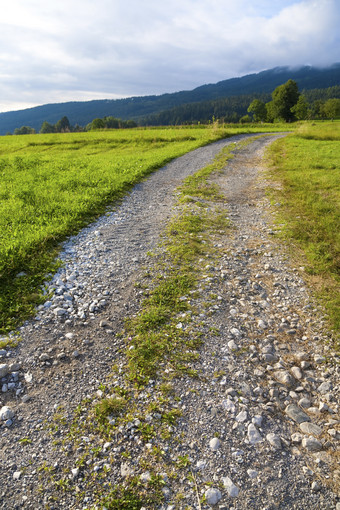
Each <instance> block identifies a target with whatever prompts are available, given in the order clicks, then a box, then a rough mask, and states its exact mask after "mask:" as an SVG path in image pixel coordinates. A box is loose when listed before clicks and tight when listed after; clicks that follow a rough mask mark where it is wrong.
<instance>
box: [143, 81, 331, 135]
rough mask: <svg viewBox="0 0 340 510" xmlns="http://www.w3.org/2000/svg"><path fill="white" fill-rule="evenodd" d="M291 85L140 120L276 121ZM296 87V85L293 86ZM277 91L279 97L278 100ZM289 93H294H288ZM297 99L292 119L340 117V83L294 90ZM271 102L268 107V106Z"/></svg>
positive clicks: (155, 122) (172, 122)
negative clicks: (319, 87)
mask: <svg viewBox="0 0 340 510" xmlns="http://www.w3.org/2000/svg"><path fill="white" fill-rule="evenodd" d="M291 81H293V80H291ZM287 83H288V82H287ZM293 83H295V82H293ZM280 87H283V89H280ZM287 88H288V92H289V89H290V88H291V86H290V84H289V86H288V87H286V84H283V86H282V85H280V86H279V87H277V89H279V91H277V92H275V91H276V90H277V89H275V91H274V92H275V94H274V92H273V93H272V94H267V93H263V94H247V95H240V96H231V97H225V98H221V99H215V100H211V101H200V102H196V103H188V104H185V105H179V106H176V107H174V108H171V109H169V110H164V111H163V112H160V113H158V114H154V115H148V116H146V117H143V118H142V119H140V120H139V121H138V123H139V124H140V125H144V126H162V125H179V124H197V123H202V124H204V123H209V122H212V121H214V119H218V120H219V122H220V123H223V122H225V123H232V122H252V121H259V120H260V119H261V120H260V121H261V122H264V121H267V122H273V121H274V120H279V118H280V117H281V116H282V112H281V111H280V110H279V109H278V108H277V104H278V103H279V102H280V98H281V97H282V96H284V95H285V93H286V92H287V90H286V89H287ZM294 88H295V86H293V89H294ZM273 94H274V96H275V98H276V99H275V101H274V103H273ZM288 95H290V94H289V93H288ZM295 100H296V102H297V103H298V104H297V106H296V111H295V114H292V115H291V113H290V112H289V113H288V115H285V117H288V121H291V120H292V119H296V120H303V119H328V118H337V117H339V116H340V113H338V105H339V101H340V86H333V87H329V88H327V89H312V90H304V91H303V93H302V94H300V93H299V91H297V94H296V93H293V103H292V104H293V105H294V106H295V104H294V103H295ZM253 101H255V104H254V105H252V108H251V110H253V108H255V110H256V112H255V114H254V112H253V111H248V108H249V106H250V104H252V103H253ZM268 103H270V104H268ZM267 104H268V106H266V105H267ZM259 117H260V118H259Z"/></svg>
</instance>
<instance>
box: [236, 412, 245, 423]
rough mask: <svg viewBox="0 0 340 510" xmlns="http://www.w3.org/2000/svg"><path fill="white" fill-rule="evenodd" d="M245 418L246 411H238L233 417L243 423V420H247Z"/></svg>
mask: <svg viewBox="0 0 340 510" xmlns="http://www.w3.org/2000/svg"><path fill="white" fill-rule="evenodd" d="M247 418H248V414H247V411H241V412H240V413H238V415H237V416H236V417H235V420H236V421H237V422H239V423H243V422H245V421H247Z"/></svg>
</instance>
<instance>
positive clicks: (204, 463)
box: [196, 460, 207, 471]
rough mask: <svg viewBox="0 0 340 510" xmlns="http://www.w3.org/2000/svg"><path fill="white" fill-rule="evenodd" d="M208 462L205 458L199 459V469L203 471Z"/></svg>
mask: <svg viewBox="0 0 340 510" xmlns="http://www.w3.org/2000/svg"><path fill="white" fill-rule="evenodd" d="M206 465H207V463H206V462H205V461H204V460H198V461H197V463H196V466H197V469H199V470H200V471H203V469H205V468H206Z"/></svg>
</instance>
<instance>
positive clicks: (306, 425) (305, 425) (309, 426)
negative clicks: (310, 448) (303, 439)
mask: <svg viewBox="0 0 340 510" xmlns="http://www.w3.org/2000/svg"><path fill="white" fill-rule="evenodd" d="M300 429H301V431H302V432H303V433H304V434H310V435H312V436H320V435H321V434H322V428H321V427H319V425H315V423H310V422H308V421H304V422H302V423H300Z"/></svg>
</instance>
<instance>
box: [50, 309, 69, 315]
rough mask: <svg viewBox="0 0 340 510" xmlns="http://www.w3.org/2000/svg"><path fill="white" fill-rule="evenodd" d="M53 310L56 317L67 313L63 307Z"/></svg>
mask: <svg viewBox="0 0 340 510" xmlns="http://www.w3.org/2000/svg"><path fill="white" fill-rule="evenodd" d="M53 311H54V313H55V315H56V316H57V317H63V316H64V315H66V314H67V311H66V310H65V308H55V309H54V310H53Z"/></svg>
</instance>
